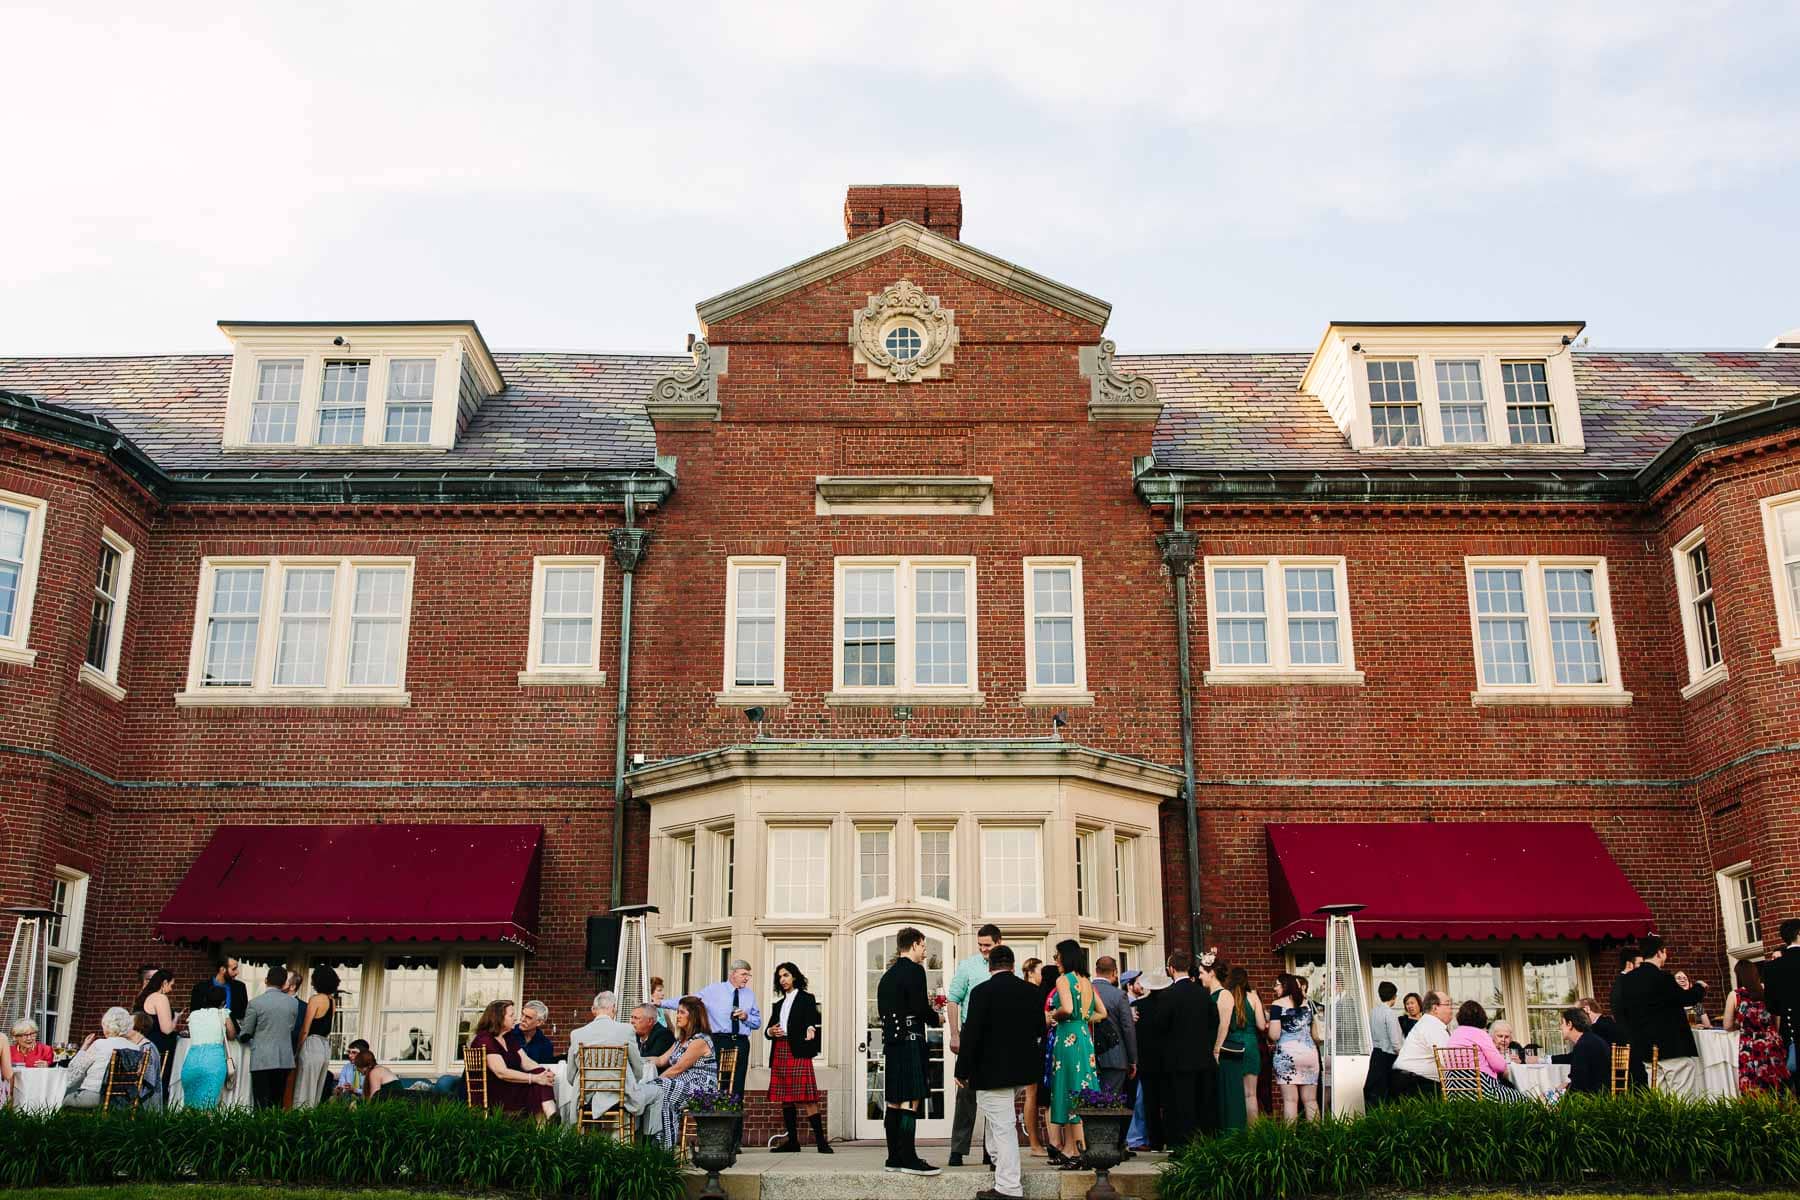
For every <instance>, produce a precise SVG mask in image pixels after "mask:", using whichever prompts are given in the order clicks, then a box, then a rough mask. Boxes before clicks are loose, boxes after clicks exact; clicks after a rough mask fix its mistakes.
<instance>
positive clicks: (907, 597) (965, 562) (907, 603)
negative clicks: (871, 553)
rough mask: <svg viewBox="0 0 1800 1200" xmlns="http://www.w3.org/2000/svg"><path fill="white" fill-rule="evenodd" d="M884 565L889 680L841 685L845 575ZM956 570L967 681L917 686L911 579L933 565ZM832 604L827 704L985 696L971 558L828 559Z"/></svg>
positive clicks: (958, 700)
mask: <svg viewBox="0 0 1800 1200" xmlns="http://www.w3.org/2000/svg"><path fill="white" fill-rule="evenodd" d="M871 567H872V568H887V569H891V570H892V571H893V572H894V684H893V686H892V687H876V686H870V685H866V684H859V685H856V686H849V687H847V686H845V684H844V573H845V572H846V571H852V570H858V569H864V568H871ZM945 567H949V568H957V569H961V570H962V571H963V573H964V582H963V602H964V608H965V610H966V611H965V612H964V614H963V620H964V622H965V624H966V625H967V628H968V645H967V647H966V651H967V661H968V679H967V682H965V683H960V684H920V683H917V682H915V674H916V670H917V664H916V661H915V659H916V645H915V643H916V640H917V637H916V634H917V630H916V624H917V613H916V612H915V610H914V600H913V592H914V581H915V577H916V576H917V574H918V572H919V571H921V570H930V569H932V568H945ZM831 590H832V604H831V683H832V690H831V691H830V692H829V693H827V694H826V696H825V702H826V703H827V704H879V705H887V704H904V703H908V702H915V703H920V704H958V705H966V704H981V703H983V702H984V701H985V697H984V696H983V695H982V694H981V692H980V690H979V686H978V685H979V683H980V680H981V662H980V655H979V653H978V647H979V646H980V644H981V637H980V632H979V627H978V624H977V607H978V603H977V602H978V592H979V590H980V588H979V581H978V578H977V572H976V561H975V559H974V558H973V557H969V556H959V555H920V556H917V557H860V556H859V557H844V558H837V559H834V560H833V564H832V589H831Z"/></svg>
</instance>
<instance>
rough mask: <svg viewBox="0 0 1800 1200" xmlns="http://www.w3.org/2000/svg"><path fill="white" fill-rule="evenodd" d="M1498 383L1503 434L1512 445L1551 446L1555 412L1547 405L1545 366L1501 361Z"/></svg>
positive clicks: (1554, 432)
mask: <svg viewBox="0 0 1800 1200" xmlns="http://www.w3.org/2000/svg"><path fill="white" fill-rule="evenodd" d="M1500 381H1501V383H1502V384H1504V385H1505V390H1506V431H1507V437H1508V439H1509V440H1510V441H1511V442H1512V444H1513V445H1515V446H1526V445H1549V444H1551V443H1554V442H1555V441H1556V413H1555V411H1554V409H1553V408H1552V407H1551V404H1550V381H1549V378H1548V376H1547V375H1546V373H1545V370H1544V364H1543V363H1542V362H1503V363H1501V364H1500Z"/></svg>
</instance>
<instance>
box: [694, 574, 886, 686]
mask: <svg viewBox="0 0 1800 1200" xmlns="http://www.w3.org/2000/svg"><path fill="white" fill-rule="evenodd" d="M725 569H726V572H727V576H726V588H725V606H726V612H725V690H726V691H728V692H729V691H750V690H759V689H766V690H768V691H779V690H780V689H781V679H782V662H783V657H784V656H783V653H782V618H783V609H784V608H785V605H786V586H785V584H786V577H785V560H783V559H779V558H734V559H731V560H730V561H729V562H728V563H727V564H726V568H725ZM890 641H891V636H890Z"/></svg>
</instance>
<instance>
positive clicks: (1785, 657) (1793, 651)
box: [1771, 642, 1800, 663]
mask: <svg viewBox="0 0 1800 1200" xmlns="http://www.w3.org/2000/svg"><path fill="white" fill-rule="evenodd" d="M1771 657H1773V658H1774V659H1775V661H1776V662H1778V663H1784V662H1794V661H1796V660H1800V642H1796V643H1795V644H1793V645H1792V646H1777V647H1775V651H1774V653H1773V655H1771Z"/></svg>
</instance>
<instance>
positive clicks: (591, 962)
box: [587, 917, 621, 971]
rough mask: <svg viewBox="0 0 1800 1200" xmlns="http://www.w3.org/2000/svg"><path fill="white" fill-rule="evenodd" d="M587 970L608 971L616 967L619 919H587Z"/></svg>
mask: <svg viewBox="0 0 1800 1200" xmlns="http://www.w3.org/2000/svg"><path fill="white" fill-rule="evenodd" d="M587 921H588V952H587V969H588V970H590V971H610V970H612V969H613V968H614V967H616V966H618V958H619V925H620V922H621V918H619V917H589V918H588V919H587Z"/></svg>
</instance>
